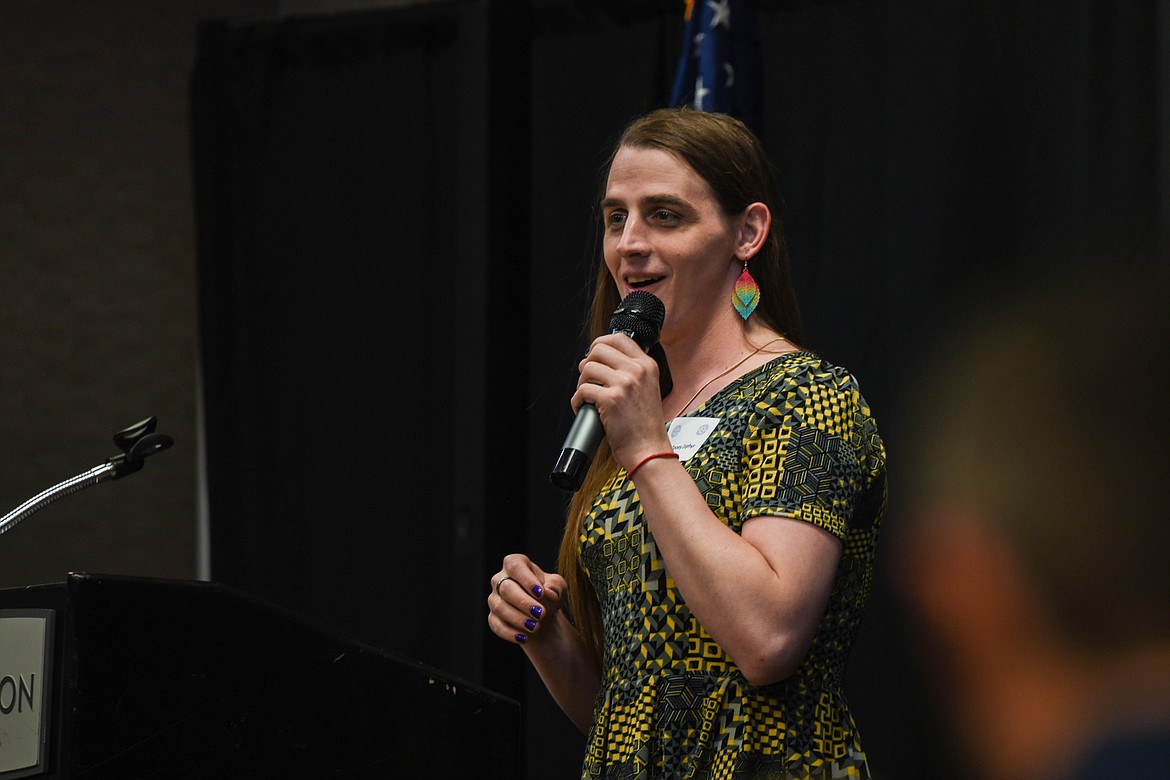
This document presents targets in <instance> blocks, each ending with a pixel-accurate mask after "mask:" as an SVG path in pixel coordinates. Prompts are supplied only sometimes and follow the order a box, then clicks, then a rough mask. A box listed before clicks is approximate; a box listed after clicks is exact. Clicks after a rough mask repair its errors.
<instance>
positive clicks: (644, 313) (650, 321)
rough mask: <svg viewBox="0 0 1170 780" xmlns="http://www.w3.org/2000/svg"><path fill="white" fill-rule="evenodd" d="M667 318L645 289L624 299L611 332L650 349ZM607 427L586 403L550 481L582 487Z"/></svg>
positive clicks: (659, 356) (612, 319) (571, 488)
mask: <svg viewBox="0 0 1170 780" xmlns="http://www.w3.org/2000/svg"><path fill="white" fill-rule="evenodd" d="M665 319H666V307H665V306H663V305H662V301H660V300H659V299H658V297H657V296H655V295H652V294H651V293H648V292H646V291H645V290H634V291H633V292H632V293H630V294H629V295H627V296H626V297H625V298H623V299H622V302H621V303H620V304H618V307H617V308H616V309H614V311H613V316H612V317H610V320H609V327H610V332H611V333H625V334H626V335H627V336H629V337H630V338H632V339H633V340H634V341H635V342H636V343H637V345H638V346H639V347H641V348H642V349H643V350H646V351H650V350H651V349H652V348H653V347H655V346H656V345H657V344H658V332H659V331H660V330H661V329H662V321H663V320H665ZM657 352H658V354H656V355H655V359H656V360H658V363H659V369H660V371H661V370H662V369H663V368H664V363H665V360H664V358H665V355H663V354H662V351H661V349H659V350H657ZM664 376H665V375H664ZM603 436H605V428H604V427H603V426H602V424H601V417H600V415H598V413H597V408H596V407H595V406H593V404H582V405H581V408H579V409H578V410H577V416H576V418H575V419H574V420H573V426H572V427H571V428H570V429H569V435H568V436H566V437H565V443H564V445H562V448H561V455H560V457H559V458H557V462H556V464H555V465H554V466H553V470H552V473H551V474H549V476H548V478H549V480H550V481H551V482H552V483H553V484H554V485H556V486H557V487H559V488H562V489H564V490H568V491H575V490H577V488H579V487H581V482H582V481H583V480H584V479H585V472H586V471H587V470H588V469H589V463H590V462H591V461H592V460H593V456H594V455H596V454H597V448H598V447H599V446H600V445H601V439H602V437H603Z"/></svg>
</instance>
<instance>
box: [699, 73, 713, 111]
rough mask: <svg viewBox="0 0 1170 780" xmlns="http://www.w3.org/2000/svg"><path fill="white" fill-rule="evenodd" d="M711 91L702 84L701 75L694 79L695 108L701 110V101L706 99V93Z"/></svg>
mask: <svg viewBox="0 0 1170 780" xmlns="http://www.w3.org/2000/svg"><path fill="white" fill-rule="evenodd" d="M710 92H711V90H710V89H708V88H706V87H704V86H703V77H702V76H699V77H698V78H697V79H695V108H697V109H698V110H700V111H702V110H704V109H703V101H704V100H706V99H707V95H708V94H709V93H710Z"/></svg>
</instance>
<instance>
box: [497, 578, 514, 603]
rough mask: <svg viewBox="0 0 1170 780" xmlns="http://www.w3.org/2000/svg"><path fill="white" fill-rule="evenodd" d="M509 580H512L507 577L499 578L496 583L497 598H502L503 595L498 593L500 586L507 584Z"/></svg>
mask: <svg viewBox="0 0 1170 780" xmlns="http://www.w3.org/2000/svg"><path fill="white" fill-rule="evenodd" d="M510 579H512V578H511V577H508V576H503V577H500V581H499V582H497V583H496V595H497V596H499V597H500V598H503V595H502V594H501V593H500V586H501V585H503V584H504V583H505V582H507V581H508V580H510Z"/></svg>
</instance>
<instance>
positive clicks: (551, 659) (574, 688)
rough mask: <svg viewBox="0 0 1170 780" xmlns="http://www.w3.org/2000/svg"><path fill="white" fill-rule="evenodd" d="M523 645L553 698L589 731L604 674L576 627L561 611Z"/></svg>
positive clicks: (576, 722) (575, 721)
mask: <svg viewBox="0 0 1170 780" xmlns="http://www.w3.org/2000/svg"><path fill="white" fill-rule="evenodd" d="M523 647H524V652H525V654H526V655H527V656H528V660H529V661H530V662H531V663H532V666H533V667H534V668H535V669H536V672H537V674H539V675H540V679H541V681H542V682H544V686H545V688H547V689H548V692H549V694H550V695H552V697H553V700H554V701H556V703H557V705H558V706H559V707H560V708H561V709H562V710H563V711H564V713H565V715H567V716H568V717H569V720H571V721H572V722H573V724H574V725H576V726H577V728H578V729H580V730H581V731H582V732H583V733H587V732H588V731H589V727H590V726H591V725H592V723H593V707H594V704H595V702H596V699H597V692H598V691H599V690H600V688H601V673H600V670H599V669H598V668H597V666H596V664H594V662H593V659H592V657H591V655H590V654H589V652H588V651H587V650H586V646H585V642H584V640H582V638H581V635H580V634H579V633H578V632H577V629H576V628H574V627H573V625H572V624H571V623H570V622H569V620H568V618H566V617H565V615H564V613H562V612H558V613H557V614H556V615H555V616H554V618H553V620H552V621H550V622H549V623H547V624H545V625H542V626H541V629H540V631H539V632H537V633H536V634H534V635H533V636H532V637H531V638H530V639H529V641H528V642H527V643H526V644H524V645H523Z"/></svg>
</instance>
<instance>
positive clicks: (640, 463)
mask: <svg viewBox="0 0 1170 780" xmlns="http://www.w3.org/2000/svg"><path fill="white" fill-rule="evenodd" d="M655 458H678V453H677V452H673V451H671V452H655V453H653V454H650V455H647V456H646V457H644V458H642V459H641V460H640V461H638V462H637V463H636V464H634V467H633V468H632V469H630V470H629V471H627V472H626V476H627V477H629V478H630V479H633V478H634V472H635V471H637V470H638V469H640V468H642V466H643V465H644V464H645V463H646V461H648V460H654V459H655Z"/></svg>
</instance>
